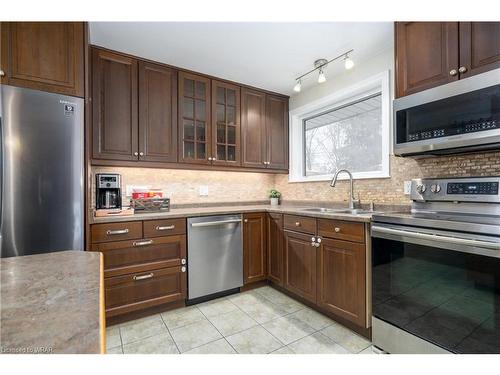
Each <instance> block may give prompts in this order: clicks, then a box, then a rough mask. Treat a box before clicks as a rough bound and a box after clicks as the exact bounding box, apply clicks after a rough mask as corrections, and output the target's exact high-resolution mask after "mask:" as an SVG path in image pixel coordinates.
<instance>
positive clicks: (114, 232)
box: [106, 228, 129, 236]
mask: <svg viewBox="0 0 500 375" xmlns="http://www.w3.org/2000/svg"><path fill="white" fill-rule="evenodd" d="M128 232H129V230H128V228H126V229H117V230H107V231H106V234H107V235H108V236H113V235H117V234H127V233H128Z"/></svg>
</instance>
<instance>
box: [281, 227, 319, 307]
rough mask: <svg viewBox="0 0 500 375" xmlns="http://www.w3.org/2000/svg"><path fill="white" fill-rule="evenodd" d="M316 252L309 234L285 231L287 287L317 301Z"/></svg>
mask: <svg viewBox="0 0 500 375" xmlns="http://www.w3.org/2000/svg"><path fill="white" fill-rule="evenodd" d="M316 252H317V248H316V247H314V246H312V245H311V236H310V235H308V234H302V233H295V232H289V231H285V288H286V289H288V290H289V291H291V292H292V293H295V294H297V295H299V296H300V297H302V298H305V299H307V300H308V301H311V302H313V303H316V283H317V280H316V274H317V273H316V268H317V266H316Z"/></svg>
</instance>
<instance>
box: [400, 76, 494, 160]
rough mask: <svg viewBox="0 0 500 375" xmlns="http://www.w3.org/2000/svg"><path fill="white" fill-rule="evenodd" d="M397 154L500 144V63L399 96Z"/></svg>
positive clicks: (449, 151)
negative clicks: (470, 74)
mask: <svg viewBox="0 0 500 375" xmlns="http://www.w3.org/2000/svg"><path fill="white" fill-rule="evenodd" d="M393 109H394V118H393V121H394V133H393V134H394V154H396V155H399V156H419V155H420V156H425V155H443V154H455V153H464V152H471V151H479V150H491V149H499V150H500V69H495V70H491V71H489V72H486V73H482V74H478V75H475V76H472V77H469V78H465V79H461V80H458V81H455V82H451V83H448V84H445V85H442V86H438V87H435V88H431V89H428V90H425V91H421V92H418V93H416V94H412V95H408V96H405V97H402V98H399V99H396V100H394V106H393Z"/></svg>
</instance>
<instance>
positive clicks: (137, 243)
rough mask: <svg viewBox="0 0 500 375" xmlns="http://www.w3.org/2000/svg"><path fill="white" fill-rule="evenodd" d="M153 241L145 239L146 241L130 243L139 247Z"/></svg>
mask: <svg viewBox="0 0 500 375" xmlns="http://www.w3.org/2000/svg"><path fill="white" fill-rule="evenodd" d="M152 243H153V240H146V241H135V242H134V243H133V244H132V245H133V246H134V247H139V246H148V245H151V244H152Z"/></svg>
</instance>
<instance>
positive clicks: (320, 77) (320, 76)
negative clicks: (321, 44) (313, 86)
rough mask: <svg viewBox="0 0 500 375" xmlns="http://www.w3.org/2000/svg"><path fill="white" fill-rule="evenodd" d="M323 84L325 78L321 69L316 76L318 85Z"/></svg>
mask: <svg viewBox="0 0 500 375" xmlns="http://www.w3.org/2000/svg"><path fill="white" fill-rule="evenodd" d="M323 82H326V77H325V73H323V69H320V70H319V75H318V83H323Z"/></svg>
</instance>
